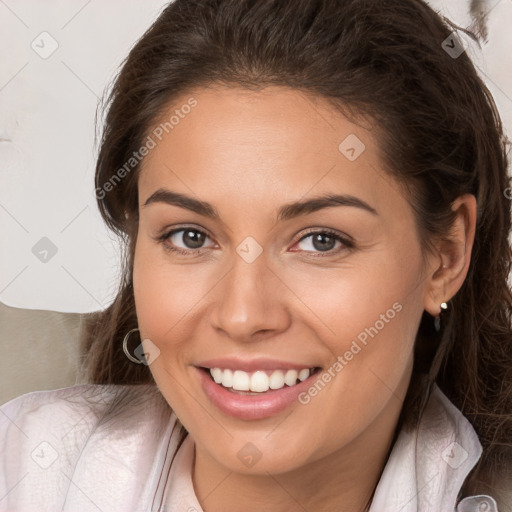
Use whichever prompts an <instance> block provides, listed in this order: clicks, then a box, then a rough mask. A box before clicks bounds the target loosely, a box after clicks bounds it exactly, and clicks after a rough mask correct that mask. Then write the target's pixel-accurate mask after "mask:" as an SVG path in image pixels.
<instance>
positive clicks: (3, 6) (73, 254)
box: [0, 0, 512, 404]
mask: <svg viewBox="0 0 512 512" xmlns="http://www.w3.org/2000/svg"><path fill="white" fill-rule="evenodd" d="M167 3H168V1H167V0H165V1H163V0H145V1H135V0H123V1H122V2H121V0H117V1H116V0H112V1H109V2H100V1H98V0H44V1H41V0H0V42H1V43H2V44H1V47H0V56H1V58H0V113H1V115H0V233H1V243H0V348H1V349H2V351H3V357H1V358H0V404H1V403H4V402H6V401H8V400H10V399H12V398H14V397H16V396H19V395H21V394H23V393H27V392H30V391H34V390H41V389H53V388H59V387H65V386H69V385H73V384H75V383H81V382H82V381H83V376H82V372H81V369H80V362H81V358H80V353H79V340H80V336H81V332H82V329H83V325H84V319H85V318H86V314H87V313H90V312H93V311H98V310H101V309H104V308H105V307H107V306H108V305H109V304H110V303H111V302H112V300H113V298H114V295H115V292H116V290H117V285H118V279H119V261H120V250H119V246H118V244H117V240H116V239H115V238H114V237H113V235H111V234H110V233H109V232H107V230H106V228H105V227H104V225H103V222H102V220H101V218H100V215H99V212H98V209H97V206H96V199H95V192H94V167H95V155H96V150H97V143H96V142H95V134H96V127H98V128H99V129H101V126H100V125H97V123H96V113H97V109H98V106H99V104H100V101H101V98H102V97H103V95H104V93H105V91H106V90H107V87H108V85H109V84H110V83H111V81H112V79H113V78H114V77H115V75H116V73H117V71H118V69H119V66H120V65H121V63H122V61H123V59H124V58H125V57H126V56H127V54H128V52H129V50H130V48H131V47H132V46H133V44H134V43H135V42H136V40H137V39H138V38H139V37H140V36H141V35H142V34H143V33H144V31H145V30H146V29H147V28H148V27H149V26H150V24H151V23H152V22H153V21H154V20H155V19H156V17H157V16H158V14H159V12H160V11H161V10H162V8H163V7H164V6H165V5H166V4H167ZM428 3H429V4H430V5H431V6H432V7H433V8H434V9H436V10H437V11H439V12H440V13H441V14H443V15H445V16H446V17H448V18H449V19H451V20H452V21H453V22H454V23H456V24H457V25H459V26H461V27H464V28H468V29H470V30H471V31H473V32H474V33H476V34H477V35H478V36H479V37H480V45H481V46H480V47H479V46H478V45H477V44H475V43H473V42H471V40H470V39H468V38H464V42H465V45H466V52H468V54H469V55H470V57H471V58H472V59H473V62H474V63H475V65H476V67H477V69H478V71H479V73H480V75H481V76H482V78H483V79H484V81H485V82H486V84H487V85H488V87H489V89H490V90H491V92H492V94H493V96H494V98H495V101H496V103H497V105H498V109H499V110H500V113H501V116H502V119H503V121H504V124H505V127H506V130H507V133H508V134H510V133H511V130H512V99H511V98H512V51H511V50H512V32H511V31H510V26H511V25H512V1H511V0H431V1H429V2H428ZM441 43H442V42H441V41H440V44H441Z"/></svg>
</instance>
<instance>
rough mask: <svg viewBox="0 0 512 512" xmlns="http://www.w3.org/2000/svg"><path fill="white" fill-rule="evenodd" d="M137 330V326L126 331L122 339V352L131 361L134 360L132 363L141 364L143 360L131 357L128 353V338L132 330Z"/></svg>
mask: <svg viewBox="0 0 512 512" xmlns="http://www.w3.org/2000/svg"><path fill="white" fill-rule="evenodd" d="M138 330H139V329H138V328H135V329H132V330H131V331H128V332H127V333H126V336H125V337H124V339H123V352H124V354H125V356H126V357H127V358H128V359H129V360H130V361H132V362H134V363H137V364H143V362H142V361H139V360H138V359H136V358H135V357H133V356H132V355H131V354H130V352H128V339H129V338H130V336H131V335H132V334H133V333H134V332H136V331H138Z"/></svg>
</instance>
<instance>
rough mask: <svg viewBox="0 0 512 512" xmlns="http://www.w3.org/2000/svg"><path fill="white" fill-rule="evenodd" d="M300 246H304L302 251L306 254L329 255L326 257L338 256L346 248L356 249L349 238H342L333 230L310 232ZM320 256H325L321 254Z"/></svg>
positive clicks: (301, 240) (300, 242) (299, 242)
mask: <svg viewBox="0 0 512 512" xmlns="http://www.w3.org/2000/svg"><path fill="white" fill-rule="evenodd" d="M300 244H302V247H300V249H301V250H303V251H305V252H319V253H328V254H326V256H330V255H332V254H337V253H338V252H340V250H343V249H344V248H347V249H350V248H352V247H354V243H353V242H352V241H351V240H350V239H349V238H348V237H346V236H342V235H341V234H340V233H338V232H337V231H334V230H331V229H322V230H317V231H310V232H309V233H308V234H307V235H305V236H303V237H302V238H301V239H300V240H299V241H298V242H297V244H296V245H298V246H300ZM336 244H338V246H337V250H334V249H335V248H336ZM319 256H323V255H322V254H319Z"/></svg>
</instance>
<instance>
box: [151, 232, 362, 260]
mask: <svg viewBox="0 0 512 512" xmlns="http://www.w3.org/2000/svg"><path fill="white" fill-rule="evenodd" d="M187 230H188V231H193V232H196V233H201V234H203V235H206V236H207V237H208V234H207V233H205V232H204V231H201V230H200V229H196V228H192V227H187V226H185V227H181V228H178V229H173V230H171V231H168V232H166V233H164V234H163V235H161V236H159V237H158V238H157V240H158V242H160V243H161V244H162V245H163V246H164V248H165V249H166V250H167V251H170V252H172V253H178V254H181V255H183V256H191V257H198V256H201V254H202V253H203V251H204V250H206V248H204V247H203V248H199V249H182V248H181V247H175V246H171V245H169V244H168V243H167V241H168V239H169V238H170V237H171V236H172V235H175V234H176V233H179V232H180V231H187ZM318 234H322V235H329V236H331V237H333V238H334V239H335V240H337V241H339V242H341V243H342V244H343V245H344V246H345V249H353V248H354V247H355V244H354V242H353V241H352V240H350V239H349V238H347V237H345V236H342V235H341V234H340V233H338V232H337V231H334V230H333V229H329V228H325V229H317V230H316V231H308V232H307V233H306V234H304V235H303V236H302V237H301V238H299V240H297V242H295V244H298V243H299V242H302V240H304V239H306V238H308V237H310V236H312V235H318ZM208 238H209V237H208ZM295 244H294V245H295ZM340 250H343V247H338V249H337V250H335V249H331V250H329V251H318V252H313V251H302V252H306V253H311V256H312V257H313V258H318V257H320V258H325V257H328V256H332V255H334V254H338V253H339V252H340ZM294 252H301V251H294Z"/></svg>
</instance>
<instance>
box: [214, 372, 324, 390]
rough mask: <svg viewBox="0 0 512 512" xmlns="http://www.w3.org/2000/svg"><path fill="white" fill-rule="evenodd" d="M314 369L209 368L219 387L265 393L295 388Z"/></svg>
mask: <svg viewBox="0 0 512 512" xmlns="http://www.w3.org/2000/svg"><path fill="white" fill-rule="evenodd" d="M314 370H315V368H303V369H301V370H273V371H272V370H257V371H255V372H245V371H243V370H232V369H222V368H210V375H211V376H212V378H213V380H214V381H215V382H216V383H217V384H220V385H221V386H223V387H225V388H227V389H231V390H234V391H248V392H252V393H256V394H257V393H265V392H267V391H268V390H269V389H274V390H277V389H282V388H284V387H285V386H288V387H291V386H295V385H296V384H298V383H299V382H302V381H304V380H306V379H307V378H308V377H309V376H310V375H311V374H312V373H313V372H314Z"/></svg>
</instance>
